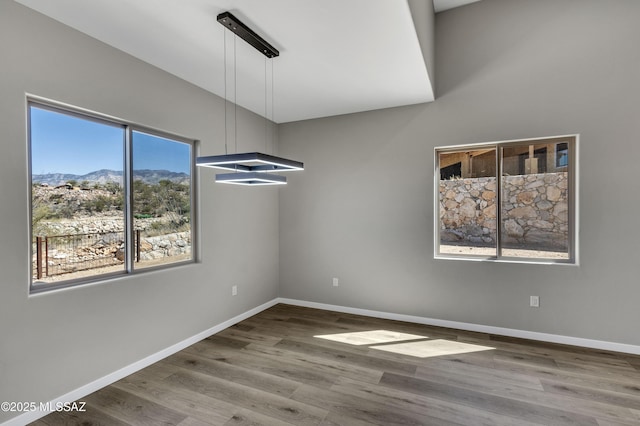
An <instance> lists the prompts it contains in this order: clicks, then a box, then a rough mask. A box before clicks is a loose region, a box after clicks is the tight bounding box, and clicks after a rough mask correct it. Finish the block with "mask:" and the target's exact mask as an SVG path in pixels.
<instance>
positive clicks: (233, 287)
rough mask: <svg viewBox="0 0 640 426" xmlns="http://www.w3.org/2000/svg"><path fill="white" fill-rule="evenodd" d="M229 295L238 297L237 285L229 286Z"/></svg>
mask: <svg viewBox="0 0 640 426" xmlns="http://www.w3.org/2000/svg"><path fill="white" fill-rule="evenodd" d="M231 295H232V296H237V295H238V286H237V285H234V286H231Z"/></svg>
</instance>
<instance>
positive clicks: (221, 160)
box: [196, 12, 304, 186]
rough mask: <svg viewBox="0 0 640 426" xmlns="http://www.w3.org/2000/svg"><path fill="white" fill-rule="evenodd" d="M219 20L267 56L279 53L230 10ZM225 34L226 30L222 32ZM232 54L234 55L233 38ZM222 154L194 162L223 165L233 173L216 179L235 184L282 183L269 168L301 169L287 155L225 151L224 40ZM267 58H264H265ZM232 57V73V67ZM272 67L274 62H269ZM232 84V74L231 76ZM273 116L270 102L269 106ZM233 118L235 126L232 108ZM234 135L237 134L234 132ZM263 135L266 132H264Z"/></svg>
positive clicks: (279, 169)
mask: <svg viewBox="0 0 640 426" xmlns="http://www.w3.org/2000/svg"><path fill="white" fill-rule="evenodd" d="M217 20H218V22H219V23H220V24H222V25H223V26H224V27H225V28H226V29H228V30H230V31H231V32H233V33H234V34H235V35H236V36H238V37H240V38H241V39H243V40H244V41H246V42H247V43H248V44H249V45H251V46H253V47H254V48H255V49H256V50H258V51H259V52H260V53H262V54H263V55H265V56H266V57H267V58H268V59H271V60H273V58H275V57H277V56H279V55H280V52H278V51H277V50H276V49H275V48H274V47H273V46H271V45H270V44H269V43H267V42H266V41H265V40H264V39H263V38H262V37H260V36H259V35H258V34H256V33H255V32H254V31H253V30H252V29H251V28H249V27H248V26H246V25H245V24H244V23H242V22H241V21H240V20H239V19H238V18H236V17H235V16H233V14H231V13H230V12H224V13H221V14H219V15H218V18H217ZM225 34H226V33H225ZM234 56H235V42H234ZM224 61H225V82H224V84H225V100H224V101H225V123H224V125H225V154H224V155H212V156H206V157H198V158H197V159H196V165H197V166H201V167H211V168H216V169H223V170H227V171H231V172H233V173H224V174H217V175H216V182H219V183H229V184H235V185H250V186H257V185H285V184H286V183H287V178H286V177H284V176H280V175H275V174H273V173H270V172H287V171H294V170H304V165H303V163H301V162H299V161H295V160H289V159H286V158H281V157H276V156H274V155H269V154H264V153H261V152H246V153H235V154H229V153H227V152H226V151H227V120H226V111H227V96H226V86H227V79H226V69H227V55H226V42H225V57H224ZM265 61H266V59H265ZM235 67H236V65H235V61H234V73H235V72H236V70H235ZM272 69H273V66H272ZM266 73H267V71H266V63H265V115H264V116H265V127H266V120H267V107H266V104H267V94H266V84H267V82H266V80H267V78H266V76H267V74H266ZM234 84H236V83H235V78H234ZM271 84H272V88H271V89H272V91H271V97H272V104H273V71H272V83H271ZM234 103H236V106H237V99H234ZM271 113H272V119H273V106H272V109H271ZM234 121H235V125H236V127H237V115H236V113H235V110H234ZM235 137H236V138H237V135H236V136H235ZM265 137H266V135H265Z"/></svg>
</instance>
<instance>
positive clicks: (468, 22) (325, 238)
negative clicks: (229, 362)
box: [280, 0, 640, 345]
mask: <svg viewBox="0 0 640 426" xmlns="http://www.w3.org/2000/svg"><path fill="white" fill-rule="evenodd" d="M639 17H640V2H638V1H635V0H610V1H601V0H483V1H481V2H477V3H474V4H472V5H469V6H466V7H462V8H458V9H452V10H450V11H447V12H444V13H441V14H438V15H437V17H436V88H437V90H436V92H437V95H438V98H437V100H436V101H435V102H433V103H430V104H426V105H418V106H410V107H402V108H395V109H390V110H385V111H373V112H366V113H361V114H353V115H349V116H340V117H333V118H326V119H318V120H311V121H305V122H297V123H290V124H286V125H282V126H280V150H281V151H280V152H281V154H283V155H285V156H290V157H292V158H300V159H303V160H304V161H305V165H306V170H305V172H304V173H302V174H300V175H296V176H295V179H294V178H293V177H292V178H291V179H290V184H289V186H288V188H287V191H284V192H281V194H280V279H281V287H280V294H281V296H283V297H288V298H295V299H302V300H309V301H314V302H321V303H329V304H336V305H343V306H349V307H357V308H363V309H372V310H380V311H387V312H394V313H401V314H408V315H417V316H423V317H430V318H437V319H443V320H451V321H461V322H468V323H476V324H482V325H488V326H497V327H507V328H513V329H521V330H528V331H535V332H545V333H553V334H559V335H566V336H573V337H582V338H588V339H598V340H604V341H610V342H619V343H627V344H632V345H640V333H639V332H638V324H639V323H640V309H638V300H640V285H638V283H639V282H640V279H639V276H640V273H639V272H640V271H639V268H640V266H639V265H640V262H639V254H638V253H639V249H638V247H639V246H640V232H639V231H638V228H637V227H636V226H633V225H625V224H633V223H634V222H635V218H636V217H637V215H638V211H640V200H639V198H638V193H639V189H638V188H639V185H638V182H639V180H638V175H637V173H638V159H639V158H640V144H639V143H638V135H639V134H640V120H639V117H640V102H638V95H639V94H640V78H639V76H640V49H638V40H640V26H639V25H638V18H639ZM572 133H579V134H580V135H581V138H580V144H581V145H580V161H579V167H580V173H581V174H580V191H579V194H580V206H579V218H580V252H581V265H580V266H579V267H578V266H566V265H565V266H560V265H555V266H549V265H547V266H545V265H533V264H508V263H483V262H468V261H450V260H434V259H433V220H434V217H433V211H434V208H433V204H434V194H433V191H434V190H433V188H434V182H433V179H434V178H433V167H434V164H433V148H434V147H435V146H440V145H453V144H466V143H475V142H487V141H495V140H508V139H518V138H529V137H541V136H553V135H562V134H572ZM332 277H338V278H340V286H339V287H332V285H331V278H332ZM529 295H539V296H540V300H541V302H540V303H541V307H540V308H538V309H534V308H529V307H528V302H529Z"/></svg>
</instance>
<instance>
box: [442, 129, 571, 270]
mask: <svg viewBox="0 0 640 426" xmlns="http://www.w3.org/2000/svg"><path fill="white" fill-rule="evenodd" d="M579 139H580V135H579V134H569V135H561V136H550V137H540V138H527V139H513V140H504V141H495V142H481V143H472V144H464V145H451V146H438V147H435V148H434V175H433V176H434V259H448V260H469V261H487V262H500V263H534V264H562V265H579V261H578V247H579V241H578V235H579V232H578V231H579V222H578V198H579V188H578V182H579V176H578V170H579V169H578V162H579V160H578V153H579ZM555 142H567V143H568V147H567V152H568V165H567V166H562V168H564V169H565V170H566V171H567V176H568V178H567V180H568V185H569V186H568V197H567V205H568V211H567V214H568V218H567V224H568V233H567V239H568V241H567V244H568V247H567V253H568V258H567V259H547V258H537V257H514V256H505V255H503V254H502V250H503V248H504V247H503V245H502V241H501V240H502V228H503V223H502V219H503V212H502V197H503V195H502V178H503V150H504V148H506V147H514V146H522V145H538V144H551V143H555ZM477 149H495V151H496V175H495V178H496V244H495V247H496V255H495V256H487V255H467V254H454V253H441V252H440V245H441V240H440V167H439V165H440V154H442V153H445V154H446V153H453V152H460V151H463V150H469V151H471V150H477ZM554 156H555V153H554ZM554 159H555V158H554Z"/></svg>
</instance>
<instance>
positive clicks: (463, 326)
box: [277, 297, 640, 355]
mask: <svg viewBox="0 0 640 426" xmlns="http://www.w3.org/2000/svg"><path fill="white" fill-rule="evenodd" d="M277 302H278V303H286V304H289V305H296V306H303V307H307V308H317V309H324V310H327V311H335V312H344V313H347V314H356V315H364V316H368V317H376V318H384V319H390V320H397V321H406V322H413V323H418V324H425V325H434V326H438V327H446V328H455V329H458V330H467V331H476V332H479V333H489V334H497V335H500V336H509V337H518V338H521V339H530V340H539V341H542V342H549V343H560V344H563V345H572V346H581V347H585V348H591V349H602V350H606V351H612V352H623V353H628V354H634V355H640V346H635V345H628V344H626V343H616V342H606V341H603V340H592V339H584V338H581V337H571V336H562V335H558V334H548V333H538V332H536V331H526V330H517V329H512V328H503V327H493V326H489V325H481V324H471V323H467V322H458V321H447V320H439V319H434V318H426V317H418V316H413V315H403V314H394V313H389V312H381V311H372V310H368V309H359V308H350V307H347V306H339V305H329V304H326V303H316V302H308V301H306V300H297V299H286V298H282V297H280V298H278V299H277Z"/></svg>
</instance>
